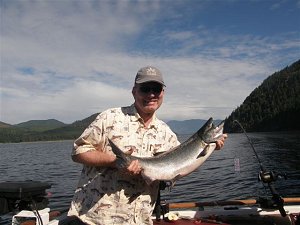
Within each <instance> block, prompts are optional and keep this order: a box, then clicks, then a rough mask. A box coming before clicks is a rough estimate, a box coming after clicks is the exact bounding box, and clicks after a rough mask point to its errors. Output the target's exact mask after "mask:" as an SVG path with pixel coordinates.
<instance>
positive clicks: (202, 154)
mask: <svg viewBox="0 0 300 225" xmlns="http://www.w3.org/2000/svg"><path fill="white" fill-rule="evenodd" d="M208 149H209V145H206V146H205V147H204V149H203V150H202V151H201V152H200V154H199V155H198V156H197V159H198V158H201V157H203V156H205V155H206V154H207V151H208Z"/></svg>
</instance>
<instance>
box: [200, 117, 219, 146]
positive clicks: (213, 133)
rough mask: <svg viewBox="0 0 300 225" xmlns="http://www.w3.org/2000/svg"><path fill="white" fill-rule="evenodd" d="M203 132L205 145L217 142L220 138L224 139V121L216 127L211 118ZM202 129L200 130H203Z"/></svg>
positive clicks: (204, 126)
mask: <svg viewBox="0 0 300 225" xmlns="http://www.w3.org/2000/svg"><path fill="white" fill-rule="evenodd" d="M202 128H203V130H202V134H201V137H202V140H203V141H204V142H205V143H212V142H216V141H217V140H219V139H220V138H222V135H223V129H224V121H222V122H221V123H220V124H219V125H218V126H215V125H214V124H213V119H212V118H210V119H209V120H208V121H207V122H206V123H205V124H204V125H203V127H202ZM202 128H201V129H202ZM201 129H200V130H201Z"/></svg>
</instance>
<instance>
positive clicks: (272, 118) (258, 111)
mask: <svg viewBox="0 0 300 225" xmlns="http://www.w3.org/2000/svg"><path fill="white" fill-rule="evenodd" d="M234 120H238V121H239V122H240V123H241V124H243V126H244V128H245V129H246V130H247V131H252V132H254V131H256V132H257V131H287V130H300V60H298V61H297V62H295V63H294V64H292V65H291V66H288V67H286V68H285V69H283V70H281V71H279V72H276V73H274V74H273V75H271V76H270V77H268V78H267V79H266V80H264V81H263V83H262V84H261V85H260V86H259V87H257V88H256V89H255V90H254V91H253V92H252V93H251V94H250V95H249V96H248V97H247V98H246V99H245V101H244V102H243V104H242V105H241V106H240V107H238V108H237V109H236V110H234V112H232V113H231V115H230V116H229V117H228V118H227V119H226V123H225V130H226V131H227V132H237V131H239V130H240V129H239V127H238V126H237V124H236V123H233V121H234Z"/></svg>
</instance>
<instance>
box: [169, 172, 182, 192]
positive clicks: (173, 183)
mask: <svg viewBox="0 0 300 225" xmlns="http://www.w3.org/2000/svg"><path fill="white" fill-rule="evenodd" d="M181 177H182V176H181V174H177V175H176V176H175V177H174V178H173V179H172V180H170V184H169V185H168V186H169V190H170V191H171V189H172V188H173V187H174V186H175V183H176V181H177V180H178V179H179V178H181Z"/></svg>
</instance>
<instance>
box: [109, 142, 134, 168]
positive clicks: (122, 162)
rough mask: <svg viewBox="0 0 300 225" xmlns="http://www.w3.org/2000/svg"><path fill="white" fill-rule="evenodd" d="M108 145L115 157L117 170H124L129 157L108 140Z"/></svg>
mask: <svg viewBox="0 0 300 225" xmlns="http://www.w3.org/2000/svg"><path fill="white" fill-rule="evenodd" d="M108 142H109V145H110V147H111V150H112V151H113V153H114V154H115V155H116V157H117V160H116V166H117V167H118V168H124V167H127V166H128V165H129V162H130V161H131V160H130V157H129V155H127V154H126V153H124V152H123V151H122V150H121V149H120V148H119V147H118V146H117V145H116V144H115V143H114V142H113V141H112V140H110V139H109V138H108Z"/></svg>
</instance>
